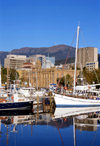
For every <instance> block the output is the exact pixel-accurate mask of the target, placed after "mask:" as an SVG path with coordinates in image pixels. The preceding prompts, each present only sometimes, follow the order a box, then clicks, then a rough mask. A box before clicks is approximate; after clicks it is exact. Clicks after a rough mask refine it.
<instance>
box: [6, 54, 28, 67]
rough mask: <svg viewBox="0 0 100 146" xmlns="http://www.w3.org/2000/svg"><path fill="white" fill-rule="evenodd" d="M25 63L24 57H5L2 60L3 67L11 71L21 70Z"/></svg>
mask: <svg viewBox="0 0 100 146" xmlns="http://www.w3.org/2000/svg"><path fill="white" fill-rule="evenodd" d="M25 61H26V56H24V55H7V57H6V58H5V60H4V67H5V68H7V67H8V68H13V69H17V68H21V67H22V65H23V63H24V62H25Z"/></svg>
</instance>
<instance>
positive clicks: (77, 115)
mask: <svg viewBox="0 0 100 146" xmlns="http://www.w3.org/2000/svg"><path fill="white" fill-rule="evenodd" d="M99 111H100V110H99V109H94V110H93V109H75V108H57V109H55V111H54V113H50V112H48V113H45V112H43V113H42V112H41V111H36V112H35V113H32V112H30V111H26V112H25V111H22V112H12V113H11V112H8V113H6V112H5V113H2V112H1V113H0V115H1V116H0V146H22V145H23V146H33V145H34V146H55V145H57V146H74V145H76V146H100V120H99V119H100V112H99ZM40 112H41V113H40Z"/></svg>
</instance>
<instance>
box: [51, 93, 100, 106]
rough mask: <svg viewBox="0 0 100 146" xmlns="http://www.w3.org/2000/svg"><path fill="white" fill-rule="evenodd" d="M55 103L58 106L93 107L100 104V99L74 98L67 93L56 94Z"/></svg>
mask: <svg viewBox="0 0 100 146" xmlns="http://www.w3.org/2000/svg"><path fill="white" fill-rule="evenodd" d="M54 99H55V104H56V106H57V107H93V106H100V100H96V99H82V98H74V97H71V96H70V97H69V96H65V95H60V94H55V96H54Z"/></svg>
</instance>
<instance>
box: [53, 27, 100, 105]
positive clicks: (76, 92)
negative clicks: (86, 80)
mask: <svg viewBox="0 0 100 146" xmlns="http://www.w3.org/2000/svg"><path fill="white" fill-rule="evenodd" d="M79 30H80V27H79V26H78V27H77V42H76V53H75V54H76V55H75V71H74V88H73V92H69V93H67V95H63V93H62V94H55V95H54V99H55V105H56V106H57V107H94V106H100V90H98V91H97V90H96V89H95V87H96V85H91V86H90V85H85V86H76V67H77V66H76V64H77V49H78V42H79ZM99 86H100V85H99Z"/></svg>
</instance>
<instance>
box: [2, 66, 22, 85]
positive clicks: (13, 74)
mask: <svg viewBox="0 0 100 146" xmlns="http://www.w3.org/2000/svg"><path fill="white" fill-rule="evenodd" d="M9 74H10V82H11V83H13V81H14V80H17V79H18V78H19V74H18V72H17V71H16V70H15V69H10V71H9ZM1 79H2V83H3V84H4V83H5V82H7V69H6V68H4V67H2V68H1Z"/></svg>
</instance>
